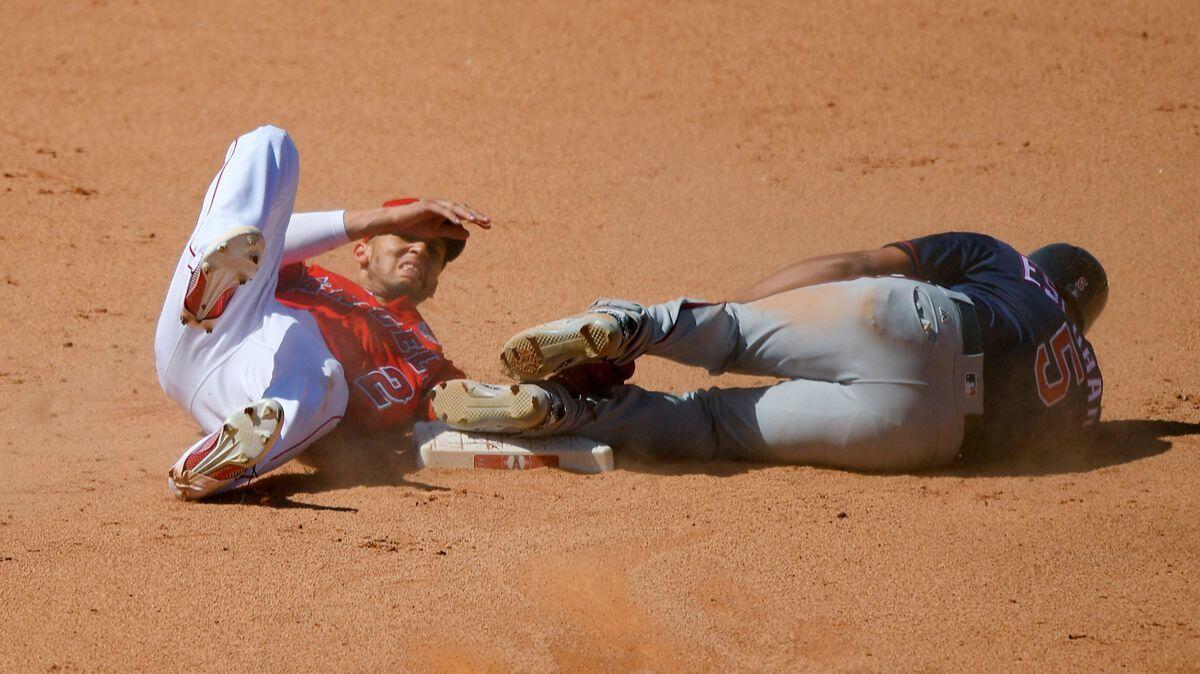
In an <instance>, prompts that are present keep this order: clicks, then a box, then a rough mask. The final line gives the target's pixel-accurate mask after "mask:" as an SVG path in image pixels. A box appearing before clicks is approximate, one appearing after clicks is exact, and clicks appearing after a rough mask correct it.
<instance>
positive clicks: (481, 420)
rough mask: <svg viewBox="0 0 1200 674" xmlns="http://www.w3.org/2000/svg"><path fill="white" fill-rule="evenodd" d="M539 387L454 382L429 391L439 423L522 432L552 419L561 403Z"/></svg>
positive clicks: (464, 429) (475, 428)
mask: <svg viewBox="0 0 1200 674" xmlns="http://www.w3.org/2000/svg"><path fill="white" fill-rule="evenodd" d="M556 402H557V401H556V400H555V398H554V395H553V394H552V393H551V392H550V391H548V390H546V389H545V388H543V387H541V386H538V385H537V384H505V385H501V386H497V385H493V384H484V383H482V382H477V381H473V380H470V379H451V380H450V381H447V382H442V383H441V384H438V385H437V386H436V387H434V389H433V390H432V391H430V392H429V405H430V408H431V409H432V410H433V413H434V416H436V417H437V419H438V420H439V421H441V422H442V423H444V424H446V425H447V426H450V427H451V428H456V429H458V430H461V431H477V432H480V433H520V432H522V431H528V430H532V429H534V428H537V427H538V426H541V425H542V424H544V423H546V422H547V421H549V420H551V419H552V418H553V417H554V416H555V411H556V408H557V410H558V415H561V407H562V405H561V403H558V404H557V405H556Z"/></svg>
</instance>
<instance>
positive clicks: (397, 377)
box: [354, 365, 413, 410]
mask: <svg viewBox="0 0 1200 674" xmlns="http://www.w3.org/2000/svg"><path fill="white" fill-rule="evenodd" d="M354 384H355V385H356V386H358V388H359V389H360V390H362V392H363V393H365V394H367V397H368V398H370V399H371V402H373V403H375V407H378V408H379V409H381V410H383V409H387V408H389V407H391V406H392V405H395V404H400V405H403V404H405V403H407V402H408V401H410V400H412V397H413V387H412V384H410V383H409V382H408V379H407V378H406V377H405V376H404V373H403V372H401V371H400V370H399V369H398V368H396V367H393V366H391V365H384V366H383V367H381V368H379V369H378V370H371V371H370V372H367V373H366V374H364V375H361V376H360V377H359V378H358V379H355V380H354Z"/></svg>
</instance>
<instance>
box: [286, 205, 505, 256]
mask: <svg viewBox="0 0 1200 674" xmlns="http://www.w3.org/2000/svg"><path fill="white" fill-rule="evenodd" d="M468 224H471V225H476V226H478V227H482V228H484V229H488V228H490V227H491V218H489V217H487V216H486V215H483V214H482V213H479V212H478V211H475V210H473V209H472V208H471V207H469V206H467V205H465V204H460V203H457V202H454V201H448V200H446V199H413V200H412V201H411V202H410V203H406V204H403V205H401V206H385V207H382V208H371V209H367V210H361V211H327V212H320V213H294V214H292V219H291V221H290V222H289V223H288V229H287V236H286V238H285V241H284V244H283V264H285V265H288V264H292V263H294V262H302V261H304V260H307V259H308V258H310V257H315V256H317V255H320V254H321V253H325V252H327V251H330V250H333V249H334V248H337V247H338V246H341V245H343V244H346V243H349V242H351V241H357V240H360V239H363V238H366V237H368V236H378V235H380V234H409V235H411V236H417V237H422V238H437V237H449V238H452V239H466V238H467V236H469V234H468V232H467V229H466V225H468Z"/></svg>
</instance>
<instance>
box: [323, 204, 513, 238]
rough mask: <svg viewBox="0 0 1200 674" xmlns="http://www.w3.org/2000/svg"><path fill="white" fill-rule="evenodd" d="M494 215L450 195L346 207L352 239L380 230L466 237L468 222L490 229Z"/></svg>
mask: <svg viewBox="0 0 1200 674" xmlns="http://www.w3.org/2000/svg"><path fill="white" fill-rule="evenodd" d="M491 223H492V219H491V218H489V217H488V216H486V215H484V214H483V213H480V212H478V211H476V210H474V209H472V208H471V207H470V206H468V205H466V204H461V203H458V202H456V201H450V200H449V199H417V200H415V201H413V202H412V203H407V204H403V205H400V206H385V207H383V208H372V209H369V210H365V211H346V215H345V225H346V236H347V237H348V238H349V239H350V240H351V241H355V240H357V239H362V238H365V237H368V236H379V235H380V234H407V235H409V236H415V237H419V238H422V239H436V238H448V239H466V238H467V237H468V236H470V232H468V231H467V225H474V226H476V227H482V228H483V229H490V228H491V226H492V224H491Z"/></svg>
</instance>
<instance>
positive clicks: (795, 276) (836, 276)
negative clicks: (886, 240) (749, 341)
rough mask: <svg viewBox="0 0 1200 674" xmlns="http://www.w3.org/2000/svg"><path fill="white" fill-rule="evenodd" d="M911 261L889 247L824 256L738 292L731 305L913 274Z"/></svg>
mask: <svg viewBox="0 0 1200 674" xmlns="http://www.w3.org/2000/svg"><path fill="white" fill-rule="evenodd" d="M911 273H912V261H911V260H910V259H909V258H908V255H907V254H905V253H904V252H903V251H901V250H899V249H896V248H892V247H890V246H889V247H887V248H879V249H877V250H859V251H854V252H851V253H837V254H835V255H823V256H821V257H814V258H809V259H807V260H803V261H800V262H797V263H795V264H793V265H790V266H788V267H784V268H783V269H781V270H779V271H777V272H775V273H774V274H771V275H770V276H768V277H766V278H765V279H763V280H761V281H758V282H757V283H754V284H752V285H750V286H748V287H746V288H743V289H742V290H739V291H738V292H736V293H734V294H733V295H732V296H731V297H730V298H729V300H728V301H730V302H739V303H746V302H753V301H755V300H760V299H762V298H764V297H770V296H771V295H778V294H779V293H782V292H787V291H788V290H794V289H796V288H803V287H805V286H812V285H817V284H820V283H833V282H835V281H849V280H851V279H856V278H859V277H860V276H887V275H889V274H911Z"/></svg>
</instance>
